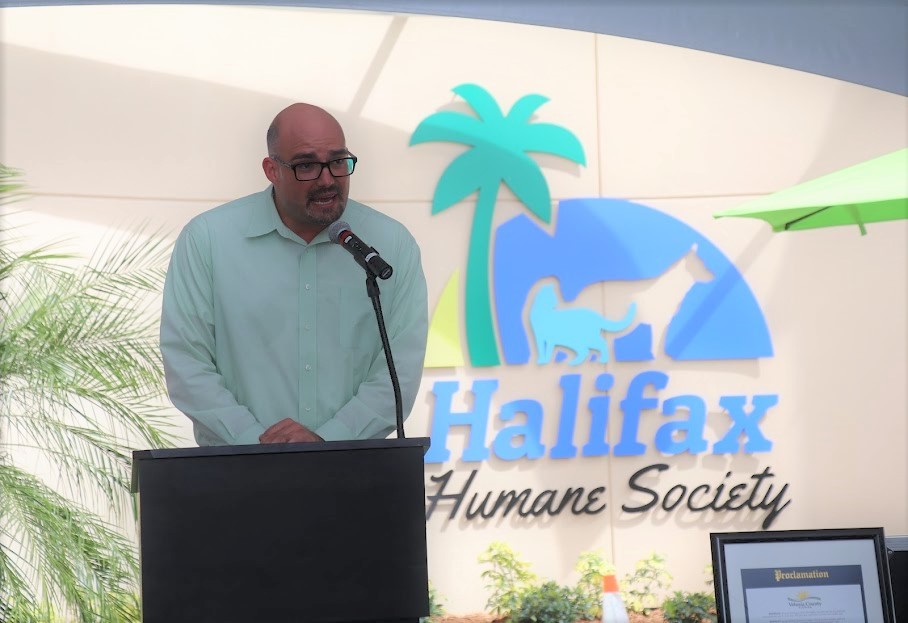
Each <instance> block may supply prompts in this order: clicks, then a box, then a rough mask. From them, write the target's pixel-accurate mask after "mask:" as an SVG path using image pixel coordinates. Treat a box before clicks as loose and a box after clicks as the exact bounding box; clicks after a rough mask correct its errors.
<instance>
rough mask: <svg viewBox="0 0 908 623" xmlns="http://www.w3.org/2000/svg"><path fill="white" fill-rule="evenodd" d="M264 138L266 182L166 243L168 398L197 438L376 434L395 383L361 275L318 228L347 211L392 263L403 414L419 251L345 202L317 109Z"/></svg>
mask: <svg viewBox="0 0 908 623" xmlns="http://www.w3.org/2000/svg"><path fill="white" fill-rule="evenodd" d="M266 144H267V148H268V156H267V157H266V158H264V160H263V161H262V169H263V171H264V173H265V177H266V178H267V179H268V181H269V182H270V186H269V187H268V188H267V189H265V190H264V191H262V192H259V193H256V194H253V195H249V196H248V197H243V198H242V199H237V200H236V201H232V202H230V203H227V204H224V205H222V206H219V207H217V208H214V209H212V210H209V211H207V212H204V213H203V214H200V215H199V216H197V217H195V218H194V219H192V220H191V221H190V222H189V223H188V224H187V225H186V227H185V228H184V229H183V231H182V232H181V233H180V236H179V238H178V239H177V242H176V244H175V246H174V251H173V255H172V257H171V261H170V268H169V269H168V272H167V280H166V283H165V286H164V304H163V310H162V316H161V353H162V355H163V359H164V370H165V373H166V377H167V388H168V392H169V394H170V398H171V400H172V401H173V404H174V405H175V406H176V407H177V408H178V409H180V411H182V412H183V413H185V414H186V415H187V416H188V417H189V419H190V420H191V421H192V424H193V429H194V432H195V437H196V441H197V442H198V443H199V445H201V446H208V445H237V444H254V443H288V442H307V441H321V440H327V441H333V440H340V439H369V438H383V437H386V436H387V435H388V433H390V432H391V431H392V430H393V429H394V428H395V420H396V418H395V404H394V393H393V389H392V386H391V381H390V378H389V374H388V368H387V364H386V362H385V356H384V353H383V351H382V346H381V340H380V338H379V333H378V329H377V326H376V322H375V316H374V312H373V309H372V304H371V302H370V300H369V298H368V296H367V294H366V287H365V272H364V271H363V269H362V268H360V266H359V265H358V264H357V263H356V262H355V260H354V259H353V257H351V256H350V255H349V254H348V253H347V251H346V250H344V249H343V248H341V247H340V245H337V244H333V243H331V241H330V240H329V239H328V232H327V231H326V229H327V227H328V225H330V224H331V223H333V222H335V221H337V220H338V219H340V218H341V217H343V219H344V220H345V221H346V222H348V223H349V224H350V228H351V229H352V230H353V231H354V232H356V234H357V235H358V236H360V237H361V238H362V239H363V240H366V241H367V242H368V243H369V244H370V245H372V246H373V247H375V248H376V249H377V250H379V252H380V253H381V255H382V257H383V258H384V259H385V260H386V261H387V262H388V263H389V264H390V265H391V266H393V267H394V273H393V275H392V276H391V277H390V278H389V279H388V280H386V281H382V282H381V301H382V307H383V310H384V314H385V322H386V325H387V330H388V338H389V341H390V344H391V352H392V353H393V355H394V362H395V367H396V368H397V372H398V376H399V378H400V387H401V395H402V398H403V402H404V414H405V416H406V415H408V414H409V412H410V410H411V409H412V407H413V403H414V402H415V399H416V393H417V390H418V388H419V383H420V380H421V378H422V364H423V360H424V358H425V348H426V333H427V325H428V320H427V315H428V314H427V307H428V305H427V300H426V298H427V297H426V282H425V277H424V275H423V270H422V265H421V262H420V254H419V247H418V246H417V244H416V241H415V240H414V239H413V237H412V236H411V235H410V233H409V232H408V231H407V230H406V228H405V227H404V226H403V225H401V224H400V223H398V222H397V221H395V220H394V219H391V218H390V217H388V216H386V215H384V214H382V213H380V212H377V211H376V210H373V209H372V208H369V207H368V206H365V205H363V204H361V203H358V202H356V201H353V200H351V199H349V197H348V195H349V190H350V176H351V175H352V173H353V171H354V169H355V166H356V162H357V159H356V157H355V156H354V155H353V154H352V153H351V152H350V150H349V149H348V148H347V141H346V137H345V136H344V131H343V129H342V128H341V125H340V123H338V121H337V119H335V118H334V117H333V116H331V115H330V114H329V113H328V112H327V111H325V110H323V109H321V108H318V107H317V106H312V105H310V104H293V105H292V106H289V107H287V108H285V109H284V110H282V111H281V112H280V113H278V115H277V116H276V117H275V118H274V121H273V122H272V124H271V126H270V127H269V128H268V132H267V135H266Z"/></svg>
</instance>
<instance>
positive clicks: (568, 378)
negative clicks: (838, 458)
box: [410, 84, 787, 514]
mask: <svg viewBox="0 0 908 623" xmlns="http://www.w3.org/2000/svg"><path fill="white" fill-rule="evenodd" d="M453 91H454V93H455V94H457V95H458V96H460V97H461V98H462V99H463V100H464V101H465V102H466V103H467V104H468V105H469V106H470V108H471V109H472V112H473V113H474V114H468V113H463V112H458V111H454V110H442V111H439V112H435V113H433V114H431V115H429V116H428V117H426V118H425V119H424V120H423V121H422V122H421V123H420V124H419V125H418V127H417V128H416V129H415V131H414V132H413V135H412V137H411V140H410V143H411V145H417V144H422V143H427V142H453V143H460V144H464V145H467V146H468V149H467V150H466V151H465V152H463V153H462V154H460V155H459V156H457V157H456V158H455V159H454V160H452V162H451V163H450V165H449V166H448V167H447V168H446V169H445V170H444V172H443V173H442V174H441V176H440V178H439V180H438V184H437V186H436V190H435V194H434V197H433V202H432V213H433V214H437V213H439V212H442V211H444V210H446V209H448V208H450V207H452V206H455V205H457V204H459V203H460V202H462V201H463V200H464V199H466V198H468V197H470V196H471V195H474V194H476V203H475V208H474V212H473V221H472V228H471V232H470V241H469V249H468V253H467V263H466V275H465V283H464V287H463V292H464V294H463V301H462V302H461V301H460V287H461V286H460V271H459V270H455V271H454V272H453V274H452V275H451V277H450V279H449V281H448V283H447V285H446V286H445V288H444V291H443V292H442V295H441V297H440V298H439V301H438V304H437V307H436V309H435V311H434V314H433V317H432V320H431V323H430V330H429V342H428V348H427V356H426V366H427V367H428V368H454V367H458V366H465V365H469V366H472V368H473V369H474V371H475V372H483V371H485V370H488V371H489V372H493V371H494V369H495V367H498V366H501V365H506V366H523V365H537V366H553V368H554V369H555V370H558V371H559V372H561V373H562V374H561V375H560V377H559V383H558V386H559V388H560V390H561V393H562V405H561V409H560V413H559V415H558V417H559V418H560V421H559V425H558V436H557V439H556V440H555V442H554V443H553V444H547V443H544V442H543V439H542V423H543V420H544V418H545V416H546V414H545V413H544V411H543V407H542V405H541V404H540V402H539V401H537V400H533V399H532V398H519V399H516V400H511V401H508V402H506V403H504V404H502V405H501V406H500V408H499V413H498V414H497V415H498V418H499V419H500V421H501V422H505V423H510V424H509V425H508V426H505V427H503V428H502V429H501V430H499V431H498V432H497V434H496V435H495V436H494V438H493V439H492V442H491V443H488V440H487V432H488V430H489V428H490V426H489V419H490V416H491V415H492V398H493V395H494V394H495V392H496V391H498V390H499V381H498V379H496V378H494V377H491V378H476V379H474V380H473V381H472V386H471V387H469V388H463V389H462V388H461V387H460V383H459V382H458V381H447V380H441V381H436V382H435V383H434V386H433V389H432V393H433V394H434V398H435V400H434V408H433V413H432V430H431V439H432V444H431V447H430V449H429V451H428V453H427V454H426V462H427V463H443V462H446V461H449V460H451V459H452V456H451V451H450V450H449V449H448V447H447V439H448V433H449V432H450V430H451V429H452V427H466V429H467V431H468V437H467V439H468V441H467V444H466V447H465V449H464V450H463V452H462V454H461V455H460V457H459V458H460V460H462V461H463V462H466V463H469V462H481V461H485V460H488V459H489V458H490V456H492V455H494V456H496V457H498V459H501V460H505V461H514V460H519V459H529V460H532V459H538V458H541V457H543V456H545V455H546V454H547V455H548V456H549V457H550V458H555V459H565V458H573V457H576V456H578V453H579V455H580V456H601V455H605V454H609V453H611V454H613V455H615V456H634V455H641V454H644V452H645V451H646V449H647V445H646V444H645V443H642V442H641V441H640V440H639V439H637V436H638V428H639V422H640V418H641V415H642V414H643V412H645V411H648V410H649V411H657V410H661V413H662V415H663V416H670V415H675V414H677V415H682V414H685V413H686V414H687V419H686V420H677V419H675V420H672V421H667V422H666V423H665V424H663V425H662V426H661V427H660V428H659V429H658V430H657V433H656V435H655V438H654V439H653V445H654V447H655V449H656V450H658V451H659V452H661V453H662V454H663V455H676V454H680V453H690V454H699V453H703V452H707V451H710V450H711V452H712V453H713V454H734V453H737V452H739V451H741V450H743V451H744V452H745V453H754V452H768V451H769V450H770V449H771V448H772V442H771V441H770V440H769V439H767V438H766V437H765V436H764V435H763V433H762V431H761V429H760V421H761V420H762V418H763V417H764V416H765V415H766V413H767V411H768V410H769V409H770V408H771V407H773V406H774V405H775V404H776V403H777V402H778V396H777V395H775V394H763V395H754V396H740V395H729V396H722V397H720V399H719V401H718V402H719V406H720V407H721V408H722V409H723V410H724V411H725V413H726V414H727V417H728V420H729V422H728V423H727V429H726V430H725V431H724V435H722V436H721V437H720V438H719V439H718V440H715V441H714V442H713V443H712V446H711V448H710V446H709V442H708V441H707V439H706V425H705V421H706V416H707V405H706V401H705V400H704V399H703V398H702V397H700V396H697V395H695V394H692V393H685V394H684V395H678V396H674V397H671V398H667V399H665V400H664V401H662V403H661V405H660V398H659V397H658V396H653V395H652V394H653V393H658V392H659V391H660V390H663V389H665V388H666V387H667V386H668V383H669V375H668V374H667V373H665V372H661V371H658V370H644V371H642V372H639V373H638V374H637V375H636V376H635V377H634V378H633V379H631V380H630V381H629V383H628V385H627V390H626V395H625V396H624V398H623V399H621V400H620V402H619V401H618V400H617V399H616V400H614V401H612V400H611V397H610V396H608V395H607V392H608V390H610V389H612V387H613V386H614V384H615V378H614V376H613V375H612V374H611V373H609V372H608V371H607V370H608V367H609V364H610V362H647V361H655V360H656V358H657V357H662V356H667V357H668V358H670V359H671V360H674V361H679V362H680V361H703V360H731V359H757V358H763V357H771V356H772V355H773V347H772V342H771V338H770V334H769V330H768V328H767V324H766V320H765V318H764V316H763V312H762V310H761V309H760V306H759V304H758V302H757V300H756V298H755V297H754V295H753V293H752V292H751V290H750V288H749V286H748V285H747V283H746V282H745V281H744V279H743V278H742V276H741V273H740V272H739V271H738V269H737V268H736V267H735V266H734V264H733V263H732V262H731V261H729V260H728V258H727V257H726V256H725V255H724V254H723V253H722V252H721V251H720V250H719V249H718V248H716V246H715V245H714V244H713V243H712V242H711V241H710V240H708V239H707V238H706V237H704V236H703V235H701V234H700V233H699V232H697V231H695V230H694V229H693V228H691V227H690V226H688V225H687V224H685V223H682V222H681V221H678V220H677V219H675V218H672V217H671V216H668V215H667V214H665V213H663V212H660V211H659V210H656V209H654V208H651V207H648V206H645V205H641V204H639V203H634V202H631V201H626V200H621V199H609V198H578V199H565V200H562V201H560V202H559V204H558V211H557V220H556V222H554V223H552V220H553V214H552V205H551V203H552V201H551V195H550V192H549V188H548V184H547V182H546V180H545V177H544V175H543V173H542V170H541V168H540V166H539V165H538V164H537V162H536V161H535V160H534V159H533V158H532V157H530V155H529V154H530V153H541V154H548V155H550V156H557V157H559V158H563V159H565V160H568V161H570V162H573V163H576V164H578V165H585V164H586V158H585V155H584V151H583V147H582V145H581V143H580V141H579V139H578V138H577V137H576V136H574V134H572V133H571V132H570V131H569V130H567V129H565V128H563V127H561V126H558V125H554V124H549V123H541V122H535V121H533V120H532V116H533V114H534V112H535V111H536V110H537V109H538V108H539V107H540V106H542V105H543V104H544V103H545V102H546V101H547V98H545V97H543V96H541V95H526V96H524V97H522V98H520V99H519V100H518V101H517V102H516V103H515V104H514V105H513V106H512V107H511V109H510V111H509V112H508V113H507V114H504V112H503V111H502V109H501V107H500V106H499V105H498V103H497V102H496V101H495V99H494V98H493V97H492V95H491V94H490V93H489V92H488V91H486V90H485V89H484V88H482V87H480V86H478V85H475V84H463V85H460V86H458V87H456V88H455V89H453ZM502 184H505V185H507V187H508V188H509V189H510V190H511V191H512V192H513V194H514V195H515V196H516V198H517V199H518V200H519V201H520V203H521V204H522V206H523V207H525V208H526V210H527V211H528V212H530V213H531V214H532V217H531V216H530V215H528V214H525V213H524V214H520V215H519V216H516V217H514V218H512V219H510V220H508V221H506V222H504V223H502V224H500V225H499V226H498V227H497V228H493V215H494V212H495V205H496V201H497V198H498V193H499V190H500V188H501V185H502ZM533 217H535V218H533ZM550 224H551V225H553V227H550V228H549V229H546V228H545V227H544V225H550ZM493 242H494V245H493ZM493 249H494V250H493ZM678 275H681V278H682V281H681V284H682V287H681V289H680V290H678V292H679V298H678V301H677V305H676V307H675V308H673V309H671V310H668V311H669V313H668V314H666V315H664V316H663V317H661V318H660V321H659V322H658V323H655V322H653V321H652V318H653V314H652V313H651V312H652V311H653V310H652V309H647V308H646V307H644V306H642V303H640V302H639V301H637V300H627V301H624V302H623V304H622V305H621V306H620V308H616V311H615V313H614V315H612V314H611V313H609V314H603V313H601V312H600V311H599V310H596V309H589V308H586V307H584V306H583V305H582V304H580V303H579V302H578V297H579V296H580V295H581V293H582V292H583V291H584V290H585V289H587V288H591V287H608V284H610V283H615V282H622V283H625V284H627V283H631V284H636V283H639V284H640V291H641V292H643V291H645V290H647V289H652V288H654V287H657V286H658V285H659V284H661V283H662V282H666V281H668V280H669V279H674V281H675V282H677V280H678ZM691 275H696V277H691ZM685 276H686V277H685ZM684 278H686V279H687V282H686V283H685V282H684V281H683V279H684ZM461 310H462V311H463V314H462V316H463V319H464V325H463V328H464V329H465V337H466V340H465V341H466V348H464V345H463V344H462V340H461V337H460V336H461V325H460V318H461ZM496 327H497V330H496ZM588 362H594V363H595V364H598V365H596V366H587V367H585V368H583V370H584V371H586V372H587V373H589V370H590V369H591V368H592V369H594V370H597V372H596V373H595V380H594V381H593V382H592V383H587V384H586V385H592V386H593V387H594V388H595V389H594V391H593V395H592V396H591V397H590V398H589V400H588V402H587V408H588V412H589V416H588V417H586V415H583V416H582V417H585V418H586V420H584V421H586V422H588V424H584V425H581V426H583V427H585V428H587V429H588V432H589V436H588V440H587V442H586V443H585V444H584V445H582V447H580V448H578V445H577V444H575V439H574V436H575V434H574V433H575V429H580V428H581V426H578V424H579V423H580V419H581V418H578V411H579V403H581V400H580V395H581V385H582V384H583V380H584V379H583V374H581V373H580V372H573V370H574V367H575V366H580V365H581V364H584V363H588ZM576 369H577V370H579V368H576ZM566 370H567V371H571V373H567V374H564V373H563V372H565V371H566ZM460 391H469V392H471V393H472V395H473V397H472V405H473V406H472V408H471V410H468V411H456V410H454V408H453V406H452V405H453V403H454V397H455V395H456V394H457V393H458V392H460ZM612 402H614V403H617V405H618V406H619V407H620V411H621V418H622V419H621V438H620V440H619V442H618V443H616V444H614V446H613V447H610V445H609V444H608V443H607V442H606V439H605V433H606V430H607V426H608V422H609V416H610V411H611V409H612ZM517 414H522V415H523V416H524V417H522V418H517V417H516V416H517ZM613 419H617V417H616V418H613ZM519 421H523V423H517V422H519ZM666 469H668V466H667V465H665V464H661V463H660V464H656V465H652V466H649V467H648V468H645V469H644V470H640V472H638V474H641V472H646V473H647V474H648V473H650V472H653V471H655V472H661V471H664V470H666ZM646 470H649V471H648V472H647V471H646ZM451 474H452V472H448V473H447V474H445V475H444V476H442V477H441V478H435V477H433V480H435V481H440V482H441V489H442V490H443V489H444V488H445V487H446V486H449V484H450V480H451V478H452V476H451ZM475 474H476V472H475V471H474V472H473V474H472V475H471V476H470V481H469V483H468V484H467V485H466V487H469V486H470V483H471V482H472V478H473V476H475ZM638 474H635V477H636V476H637V475H638ZM643 475H645V474H641V478H642V477H643ZM730 475H731V472H729V474H728V475H727V476H726V477H729V476H730ZM773 476H774V475H773V474H772V473H770V472H769V468H767V469H766V470H764V471H763V473H762V474H755V475H754V476H751V478H752V479H753V480H756V484H753V483H750V484H753V491H752V495H751V499H754V500H755V501H754V505H756V506H759V504H761V503H760V502H759V499H758V496H757V489H758V488H759V487H760V486H761V484H763V481H764V480H768V479H770V478H772V477H773ZM632 480H633V479H632ZM703 486H707V485H703ZM723 487H724V484H723V485H719V486H718V487H716V489H715V490H716V492H717V493H716V499H715V500H714V503H713V505H712V506H711V508H713V510H719V508H718V506H721V504H720V503H719V502H718V501H716V500H718V498H719V493H720V492H721V490H722V489H723ZM631 488H632V489H635V490H642V489H643V487H642V486H640V485H637V486H636V487H635V485H634V483H633V482H632V483H631ZM698 488H699V487H698ZM786 488H787V485H785V487H784V488H783V493H784V489H786ZM770 489H772V487H771V486H770ZM463 491H466V488H465V489H463ZM511 493H514V492H511ZM652 495H653V496H655V495H656V494H655V493H652ZM754 496H757V498H755V497H754ZM437 497H442V498H443V497H445V495H442V494H441V493H439V495H438V496H437ZM447 497H451V496H450V495H449V496H447ZM512 497H513V496H512ZM780 497H781V494H780V495H779V496H777V498H776V499H775V500H774V502H775V512H778V511H779V510H781V508H779V504H778V502H779V499H780ZM431 499H432V496H430V500H431ZM435 502H437V500H435V501H433V503H432V505H430V514H431V510H432V508H434V503H435ZM763 502H764V503H765V505H764V506H761V508H763V507H766V508H768V507H769V504H770V502H769V493H766V495H765V497H764V499H763ZM688 505H689V506H690V502H688ZM754 505H751V508H752V509H754V510H756V506H754ZM786 505H787V504H786ZM458 506H459V503H458ZM593 506H595V504H592V503H588V504H587V505H586V507H585V508H592V507H593ZM509 508H510V507H509ZM528 508H529V507H528ZM532 508H535V506H534V507H532ZM572 508H573V510H574V512H575V513H576V512H577V509H576V505H575V507H572ZM726 508H728V507H726ZM549 509H550V510H551V505H550V506H549ZM599 510H601V508H600V509H599ZM625 510H628V509H625ZM693 510H696V509H693ZM597 512H598V511H597ZM521 514H523V513H521ZM530 514H534V513H530ZM551 514H554V513H551Z"/></svg>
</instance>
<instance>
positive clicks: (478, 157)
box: [410, 84, 586, 366]
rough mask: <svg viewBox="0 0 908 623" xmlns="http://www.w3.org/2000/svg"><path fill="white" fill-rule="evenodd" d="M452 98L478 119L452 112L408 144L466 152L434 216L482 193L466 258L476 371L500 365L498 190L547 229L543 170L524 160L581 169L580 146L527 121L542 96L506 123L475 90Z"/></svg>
mask: <svg viewBox="0 0 908 623" xmlns="http://www.w3.org/2000/svg"><path fill="white" fill-rule="evenodd" d="M453 91H454V93H456V94H457V95H459V96H460V97H462V98H463V99H464V100H465V101H466V102H467V104H469V105H470V107H471V108H472V109H473V111H474V112H475V113H476V115H475V116H472V115H468V114H464V113H459V112H452V111H442V112H437V113H434V114H432V115H429V116H428V117H426V118H425V119H423V120H422V122H420V124H419V126H417V128H416V130H415V131H414V132H413V136H412V137H411V138H410V144H411V145H416V144H419V143H427V142H434V141H440V142H452V143H462V144H465V145H469V146H470V147H471V149H469V150H468V151H466V152H464V153H463V154H461V155H460V156H458V157H457V158H455V159H454V160H453V161H452V162H451V164H450V165H448V167H447V168H446V169H445V170H444V172H443V173H442V175H441V177H440V178H439V180H438V185H437V186H436V187H435V195H434V197H433V199H432V214H438V213H439V212H442V211H443V210H446V209H448V208H450V207H451V206H453V205H455V204H457V203H458V202H460V201H462V200H464V199H466V198H467V197H468V196H470V195H471V194H473V193H474V192H478V193H479V194H478V197H477V199H476V209H475V211H474V213H473V225H472V229H471V232H470V245H469V251H468V254H467V275H466V294H465V300H464V306H465V310H466V311H465V322H466V331H467V347H468V350H469V354H470V362H471V363H472V364H473V365H474V366H496V365H498V364H499V363H500V357H499V353H498V343H497V340H496V338H495V325H494V323H493V319H492V301H491V294H490V287H489V274H490V266H489V253H490V249H491V241H492V220H493V216H494V213H495V203H496V201H497V198H498V189H499V188H500V187H501V184H502V183H504V184H506V185H507V186H508V188H510V189H511V191H512V192H513V193H514V195H515V196H516V197H517V198H518V199H519V200H520V202H521V203H523V204H524V205H525V206H526V207H527V208H528V209H529V210H530V212H532V213H533V214H535V215H536V216H537V217H538V218H539V219H541V220H542V221H544V222H546V223H548V222H550V220H551V217H552V198H551V194H550V193H549V186H548V183H547V182H546V180H545V176H544V175H543V174H542V169H540V167H539V165H538V164H537V162H536V161H535V160H534V159H533V158H531V157H530V156H529V155H528V154H529V153H543V154H552V155H555V156H559V157H561V158H565V159H567V160H570V161H572V162H576V163H578V164H581V165H585V164H586V157H585V156H584V153H583V146H582V145H581V144H580V141H579V140H578V139H577V137H576V136H574V134H572V133H571V132H570V131H569V130H567V129H565V128H563V127H561V126H557V125H553V124H549V123H533V122H532V121H531V118H532V116H533V113H534V112H536V110H537V109H539V107H540V106H542V105H543V104H544V103H545V102H547V101H548V98H546V97H544V96H542V95H525V96H523V97H521V98H520V99H519V100H517V102H516V103H515V104H514V105H513V106H512V107H511V110H510V111H509V112H508V114H507V115H505V114H503V113H502V110H501V107H500V106H499V105H498V103H497V102H496V101H495V98H494V97H492V95H491V94H490V93H489V92H488V91H486V90H485V89H484V88H482V87H481V86H479V85H476V84H462V85H460V86H458V87H455V88H454V89H453Z"/></svg>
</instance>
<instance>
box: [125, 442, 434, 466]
mask: <svg viewBox="0 0 908 623" xmlns="http://www.w3.org/2000/svg"><path fill="white" fill-rule="evenodd" d="M429 444H430V442H429V438H428V437H410V438H406V439H358V440H342V441H322V442H310V443H272V444H252V445H243V446H205V447H196V448H161V449H155V450H134V451H133V453H132V459H133V461H143V460H149V459H186V458H196V457H208V456H240V455H246V454H284V453H289V452H337V451H349V450H380V449H389V448H422V449H423V453H424V454H425V452H426V451H427V450H428V449H429Z"/></svg>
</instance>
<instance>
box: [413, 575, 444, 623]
mask: <svg viewBox="0 0 908 623" xmlns="http://www.w3.org/2000/svg"><path fill="white" fill-rule="evenodd" d="M441 601H442V598H441V596H440V595H439V594H438V590H437V589H436V588H435V587H434V586H433V585H432V582H429V616H427V617H422V618H421V619H420V620H419V623H431V622H432V619H433V618H435V617H440V616H442V615H443V614H444V613H445V608H444V606H442V605H441Z"/></svg>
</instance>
